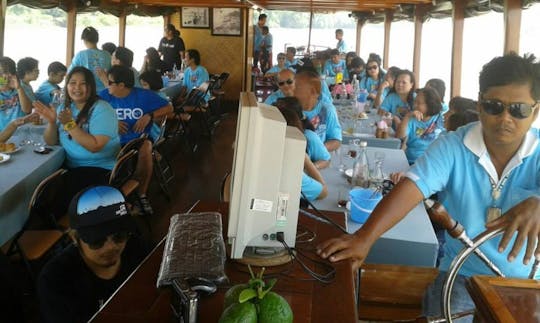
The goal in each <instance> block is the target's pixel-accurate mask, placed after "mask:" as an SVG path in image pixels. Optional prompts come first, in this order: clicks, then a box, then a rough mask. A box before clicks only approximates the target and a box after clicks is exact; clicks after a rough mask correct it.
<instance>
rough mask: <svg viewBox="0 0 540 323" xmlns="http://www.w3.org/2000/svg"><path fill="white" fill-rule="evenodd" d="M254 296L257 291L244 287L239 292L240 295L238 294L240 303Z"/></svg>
mask: <svg viewBox="0 0 540 323" xmlns="http://www.w3.org/2000/svg"><path fill="white" fill-rule="evenodd" d="M255 297H257V292H256V291H255V290H253V289H251V288H246V289H244V290H243V291H242V292H241V293H240V296H238V300H239V301H240V303H245V302H247V301H249V300H250V299H252V298H255Z"/></svg>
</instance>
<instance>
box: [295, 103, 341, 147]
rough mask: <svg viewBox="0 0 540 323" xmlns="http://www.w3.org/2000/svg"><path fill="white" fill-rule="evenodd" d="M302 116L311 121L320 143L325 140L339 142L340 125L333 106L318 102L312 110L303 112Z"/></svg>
mask: <svg viewBox="0 0 540 323" xmlns="http://www.w3.org/2000/svg"><path fill="white" fill-rule="evenodd" d="M304 115H305V116H306V118H308V120H309V121H311V124H312V125H313V127H314V128H315V132H316V133H317V135H318V136H319V138H321V141H322V142H326V141H327V140H339V141H341V125H340V124H339V120H338V116H337V112H336V107H334V105H333V104H331V103H329V102H326V101H321V100H319V101H317V104H316V105H315V107H314V108H313V110H311V111H304Z"/></svg>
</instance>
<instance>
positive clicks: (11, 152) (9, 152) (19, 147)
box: [1, 145, 22, 155]
mask: <svg viewBox="0 0 540 323" xmlns="http://www.w3.org/2000/svg"><path fill="white" fill-rule="evenodd" d="M21 148H22V147H21V146H19V145H15V149H14V150H12V151H2V152H1V153H2V154H8V155H11V154H14V153H16V152H18V151H19V150H21Z"/></svg>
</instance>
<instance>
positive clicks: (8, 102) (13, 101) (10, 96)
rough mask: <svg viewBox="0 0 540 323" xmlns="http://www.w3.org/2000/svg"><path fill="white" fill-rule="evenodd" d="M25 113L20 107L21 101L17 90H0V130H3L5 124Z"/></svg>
mask: <svg viewBox="0 0 540 323" xmlns="http://www.w3.org/2000/svg"><path fill="white" fill-rule="evenodd" d="M24 115H25V113H24V111H23V110H22V109H21V101H20V100H19V94H18V93H17V90H14V89H12V90H7V91H1V92H0V131H2V130H4V129H5V128H6V127H7V125H8V124H9V123H10V122H11V121H13V120H15V119H17V118H20V117H23V116H24Z"/></svg>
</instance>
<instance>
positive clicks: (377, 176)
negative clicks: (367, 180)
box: [371, 151, 385, 188]
mask: <svg viewBox="0 0 540 323" xmlns="http://www.w3.org/2000/svg"><path fill="white" fill-rule="evenodd" d="M384 157H385V154H384V152H382V151H376V152H375V158H374V162H375V169H374V170H373V173H372V176H371V182H372V184H373V186H375V188H379V187H381V186H382V183H383V181H384V172H383V163H384Z"/></svg>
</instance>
